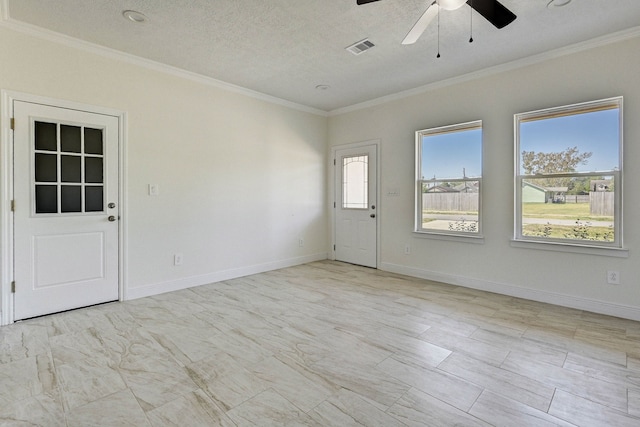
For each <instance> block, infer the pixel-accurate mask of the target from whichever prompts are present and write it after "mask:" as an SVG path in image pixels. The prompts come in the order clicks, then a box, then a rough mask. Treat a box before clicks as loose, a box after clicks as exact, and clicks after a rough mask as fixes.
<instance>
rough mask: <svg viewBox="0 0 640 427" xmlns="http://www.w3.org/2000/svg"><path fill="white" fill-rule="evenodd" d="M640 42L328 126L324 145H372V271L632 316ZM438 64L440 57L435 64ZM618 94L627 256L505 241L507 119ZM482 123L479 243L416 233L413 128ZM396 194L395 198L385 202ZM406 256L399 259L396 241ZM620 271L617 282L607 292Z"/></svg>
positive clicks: (638, 306) (638, 262)
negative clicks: (377, 232) (377, 165)
mask: <svg viewBox="0 0 640 427" xmlns="http://www.w3.org/2000/svg"><path fill="white" fill-rule="evenodd" d="M638 52H640V38H635V39H631V40H627V41H622V42H618V43H615V44H611V45H608V46H603V47H599V48H593V49H591V50H587V51H582V52H579V53H573V54H571V55H567V56H563V57H560V58H556V59H550V60H547V61H544V62H540V63H537V64H536V65H531V66H528V67H526V68H519V69H515V70H511V71H506V72H502V73H500V74H494V75H491V76H488V77H487V76H485V77H482V78H477V79H476V80H471V81H467V82H463V83H457V84H452V85H450V86H447V87H444V88H440V89H434V90H431V91H428V92H425V93H422V94H419V95H415V96H412V97H409V98H404V99H400V100H395V101H389V102H387V103H383V104H380V105H375V106H370V107H369V108H364V109H360V110H355V111H352V112H345V113H342V114H338V115H335V116H333V117H331V118H330V120H329V143H330V145H340V144H346V143H350V142H355V141H363V140H370V139H380V140H381V146H382V148H381V156H380V158H381V161H382V164H381V169H382V177H381V186H382V188H381V194H382V200H380V201H379V204H380V208H381V211H380V216H379V218H380V221H381V236H380V237H381V239H382V245H381V246H382V249H381V251H382V254H381V262H382V264H381V266H380V267H381V268H382V269H387V270H391V271H396V272H402V273H408V274H412V275H415V276H419V277H425V278H433V279H437V280H442V281H446V282H449V283H454V284H461V285H464V286H470V287H477V288H481V289H488V290H494V291H499V292H503V293H507V294H511V295H519V296H524V297H527V298H532V299H538V300H542V301H548V302H553V303H557V304H562V305H569V306H575V307H580V308H588V309H591V310H596V311H600V312H604V313H609V314H617V315H620V316H625V317H632V318H636V319H639V320H640V255H639V254H638V252H637V249H638V247H639V246H640V179H638V176H637V169H638V168H637V167H636V163H637V162H638V160H640V120H638V118H639V117H640V84H639V83H638V78H639V77H638V70H640V55H638ZM445 60H446V59H445ZM618 95H623V96H624V142H625V146H624V150H625V153H624V155H625V168H626V169H625V171H624V174H625V176H624V178H625V181H624V219H625V221H624V227H625V230H624V242H625V247H626V248H627V249H628V250H629V257H628V258H626V259H622V258H613V257H605V256H597V255H585V254H576V253H560V252H548V251H542V250H533V249H528V248H526V249H525V248H516V247H512V246H511V245H510V239H511V238H512V235H513V115H514V114H515V113H519V112H526V111H531V110H536V109H540V108H545V107H554V106H560V105H567V104H572V103H577V102H582V101H591V100H596V99H602V98H609V97H613V96H618ZM478 119H482V120H483V128H484V178H483V213H484V217H483V218H484V235H485V243H484V244H469V243H460V242H451V241H442V240H434V239H427V238H420V237H416V235H414V234H413V233H412V229H413V218H414V211H413V209H414V208H413V206H414V196H413V194H414V193H413V192H414V132H415V131H416V130H420V129H425V128H429V127H435V126H442V125H449V124H455V123H462V122H468V121H472V120H478ZM391 191H398V192H399V193H400V194H399V196H398V197H388V196H387V195H386V194H387V193H389V192H391ZM406 244H409V245H410V246H411V254H410V255H405V254H404V248H405V245H406ZM607 270H619V271H620V272H621V279H622V284H621V285H620V286H612V285H607V284H606V271H607Z"/></svg>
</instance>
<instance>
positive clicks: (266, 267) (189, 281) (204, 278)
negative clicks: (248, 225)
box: [124, 252, 327, 300]
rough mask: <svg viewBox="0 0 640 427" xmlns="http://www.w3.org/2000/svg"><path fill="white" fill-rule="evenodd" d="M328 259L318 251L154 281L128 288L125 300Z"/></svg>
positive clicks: (325, 254)
mask: <svg viewBox="0 0 640 427" xmlns="http://www.w3.org/2000/svg"><path fill="white" fill-rule="evenodd" d="M325 259H327V253H326V252H322V253H317V254H312V255H306V256H302V257H297V258H289V259H284V260H279V261H271V262H266V263H264V264H256V265H251V266H246V267H240V268H233V269H230V270H223V271H217V272H214V273H209V274H203V275H199V276H191V277H185V278H182V279H177V280H170V281H167V282H161V283H154V284H151V285H146V286H141V287H135V288H128V289H127V290H126V291H125V298H124V299H125V300H133V299H137V298H143V297H149V296H152V295H158V294H163V293H165V292H172V291H179V290H181V289H187V288H192V287H194V286H200V285H206V284H208V283H215V282H220V281H223V280H231V279H236V278H238V277H244V276H249V275H251V274H258V273H264V272H265V271H272V270H278V269H280V268H286V267H293V266H296V265H300V264H306V263H309V262H314V261H321V260H325Z"/></svg>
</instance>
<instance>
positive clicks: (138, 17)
mask: <svg viewBox="0 0 640 427" xmlns="http://www.w3.org/2000/svg"><path fill="white" fill-rule="evenodd" d="M122 16H124V17H125V18H127V19H128V20H129V21H131V22H135V23H136V24H144V23H145V22H147V17H146V16H144V15H143V14H142V13H140V12H136V11H135V10H125V11H124V12H122Z"/></svg>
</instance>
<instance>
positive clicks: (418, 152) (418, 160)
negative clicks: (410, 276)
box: [413, 120, 484, 242]
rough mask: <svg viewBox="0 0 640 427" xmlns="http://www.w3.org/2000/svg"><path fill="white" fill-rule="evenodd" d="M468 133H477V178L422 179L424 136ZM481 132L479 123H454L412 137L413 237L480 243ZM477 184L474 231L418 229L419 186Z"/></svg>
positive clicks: (481, 128)
mask: <svg viewBox="0 0 640 427" xmlns="http://www.w3.org/2000/svg"><path fill="white" fill-rule="evenodd" d="M469 130H480V176H477V177H469V178H467V177H462V178H443V179H436V180H435V181H434V180H433V179H422V177H423V171H422V139H423V138H424V137H425V136H435V135H442V134H445V133H455V132H462V131H469ZM483 155H484V129H483V126H482V120H473V121H470V122H464V123H457V124H453V125H446V126H438V127H433V128H427V129H422V130H418V131H416V133H415V189H414V195H415V203H414V227H413V232H414V233H416V235H419V236H423V237H432V238H437V239H446V240H461V241H474V242H482V241H483V239H484V236H483V226H482V191H483V189H482V187H483V178H482V177H483V174H484V171H483V169H484V162H483ZM475 181H477V182H478V221H477V231H476V232H469V231H456V230H436V229H428V228H423V227H422V219H423V218H422V211H423V209H422V207H423V197H422V186H423V184H424V183H427V182H430V183H433V182H461V183H462V182H475Z"/></svg>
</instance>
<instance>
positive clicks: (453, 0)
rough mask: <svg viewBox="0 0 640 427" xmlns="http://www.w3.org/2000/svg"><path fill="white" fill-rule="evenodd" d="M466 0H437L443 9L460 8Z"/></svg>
mask: <svg viewBox="0 0 640 427" xmlns="http://www.w3.org/2000/svg"><path fill="white" fill-rule="evenodd" d="M466 2H467V0H438V5H439V6H440V7H441V8H443V9H444V10H456V9H460V8H461V7H462V5H463V4H465V3H466Z"/></svg>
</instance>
